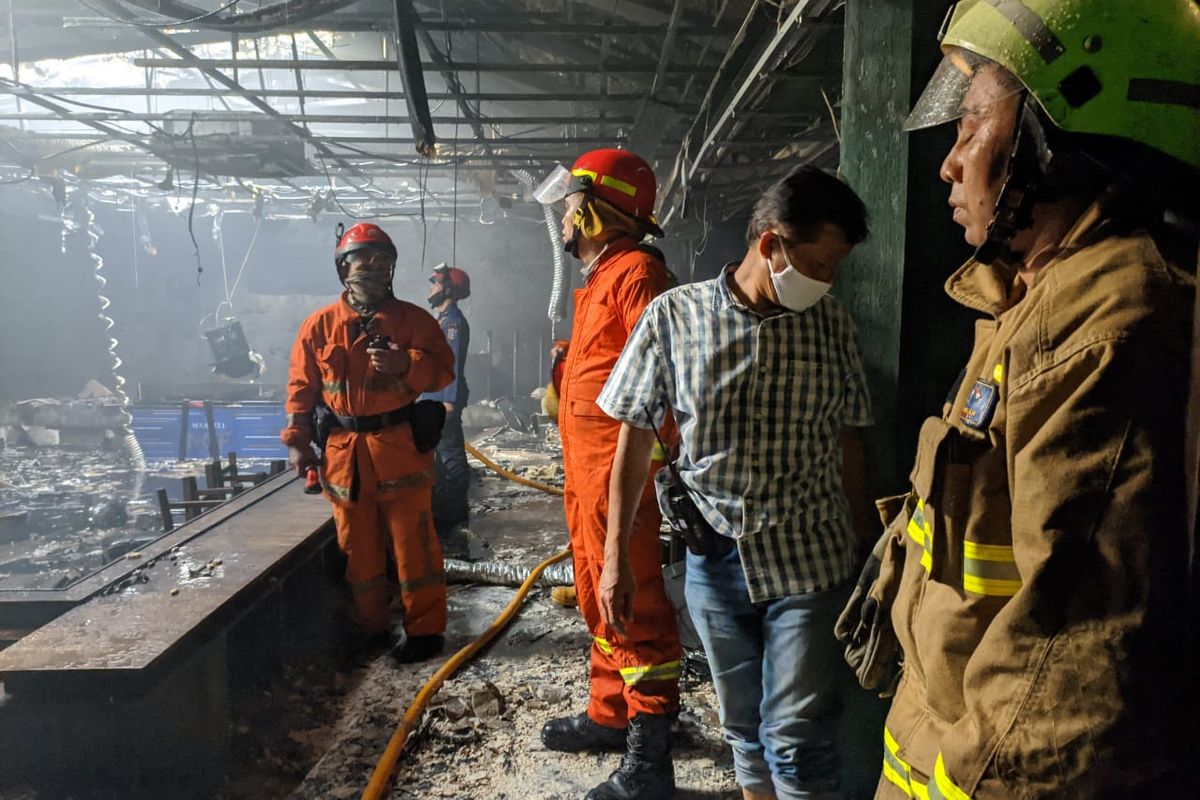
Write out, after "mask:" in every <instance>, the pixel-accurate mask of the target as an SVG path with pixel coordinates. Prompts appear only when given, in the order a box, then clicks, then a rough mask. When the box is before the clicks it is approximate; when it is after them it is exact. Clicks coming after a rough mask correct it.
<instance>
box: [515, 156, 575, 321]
mask: <svg viewBox="0 0 1200 800" xmlns="http://www.w3.org/2000/svg"><path fill="white" fill-rule="evenodd" d="M510 172H511V173H512V176H513V177H514V178H516V179H517V180H519V181H520V182H521V183H523V184H525V188H527V189H528V190H529V191H530V192H532V191H533V183H534V181H533V176H532V175H530V174H529V172H527V171H526V170H523V169H514V170H510ZM542 214H543V215H544V216H545V218H546V235H547V236H548V237H549V239H550V254H551V256H552V257H553V258H554V280H553V282H552V283H551V284H550V307H549V309H547V311H546V316H547V317H549V319H550V322H552V323H555V322H562V321H563V320H564V319H566V316H567V302H566V301H567V262H566V259H565V258H564V256H563V249H562V243H561V242H560V241H559V229H558V220H557V219H555V217H554V209H553V208H551V207H550V206H545V205H544V206H542Z"/></svg>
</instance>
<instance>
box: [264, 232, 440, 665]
mask: <svg viewBox="0 0 1200 800" xmlns="http://www.w3.org/2000/svg"><path fill="white" fill-rule="evenodd" d="M334 263H335V265H336V266H337V271H338V277H339V278H340V279H341V281H342V284H343V286H345V287H346V291H344V292H343V293H342V296H341V297H340V298H339V299H338V300H337V301H336V302H334V303H332V304H330V305H328V306H325V307H324V308H322V309H320V310H319V311H317V312H315V313H313V314H312V315H310V316H309V317H308V318H307V319H306V320H304V323H303V324H302V325H301V326H300V332H299V334H298V335H297V337H296V342H295V344H294V345H293V346H292V357H291V366H290V368H289V374H288V396H287V407H286V410H287V427H286V428H284V430H283V432H282V434H281V438H282V439H283V442H284V444H286V445H287V446H288V451H289V454H290V457H291V462H292V464H293V465H294V466H295V467H296V469H297V471H298V472H300V474H302V475H304V474H306V473H307V471H308V470H309V469H313V468H317V467H319V468H320V477H321V485H322V486H323V488H324V490H325V495H326V496H327V497H328V498H329V500H330V502H331V503H332V504H333V516H334V520H335V521H336V523H337V537H338V545H339V546H340V547H341V549H342V552H344V553H345V554H346V558H347V563H346V579H347V581H348V582H349V584H350V591H351V593H352V595H353V599H354V612H355V616H356V622H357V623H358V625H359V626H360V627H361V628H362V630H363V632H364V633H366V634H368V635H385V634H387V632H388V631H389V629H390V627H391V626H390V619H389V612H388V602H389V597H390V588H389V584H388V579H387V575H386V569H387V552H386V547H387V543H388V542H390V544H391V547H392V551H393V553H394V555H395V559H396V567H397V571H398V573H399V579H400V596H401V600H402V602H403V605H404V630H405V634H406V636H405V637H404V639H403V640H402V641H401V642H400V643H399V644H398V645H397V648H396V650H395V651H394V652H395V655H396V657H397V658H398V659H399V660H401V661H404V662H410V661H421V660H424V659H427V658H429V657H431V656H433V655H435V654H437V653H439V652H440V651H441V650H442V647H443V638H442V635H443V632H444V631H445V629H446V586H445V578H444V575H443V571H442V551H441V548H440V547H439V545H438V540H437V536H436V535H435V534H434V530H433V521H432V514H431V508H430V494H431V490H432V487H433V475H434V470H433V453H432V450H433V445H434V444H435V443H436V441H437V439H436V436H437V433H438V431H437V430H435V429H436V428H437V420H436V419H435V420H428V419H426V417H428V416H429V415H427V414H424V413H417V409H418V406H417V405H416V404H415V401H416V400H417V398H418V397H419V396H420V395H421V393H423V392H431V391H436V390H438V389H441V388H442V387H444V386H446V385H447V384H448V383H450V382H451V381H452V380H454V354H453V353H452V352H451V350H450V348H449V346H448V345H447V344H446V339H445V337H444V336H443V335H442V331H441V329H440V328H439V327H438V324H437V321H436V320H434V318H433V317H432V316H430V314H429V313H428V312H427V311H425V310H424V309H421V308H418V307H417V306H415V305H413V304H411V303H406V302H403V301H401V300H397V299H396V298H395V297H393V296H392V275H393V272H394V269H395V265H396V247H395V245H394V244H392V240H391V239H390V238H389V237H388V235H387V234H386V233H384V232H383V230H382V229H380V228H379V227H378V226H376V225H370V224H364V223H360V224H357V225H354V226H353V227H351V228H350V229H349V230H347V231H346V232H345V233H344V234H343V235H341V236H340V237H339V239H338V243H337V249H336V251H335V254H334ZM318 405H324V406H327V407H328V409H329V410H331V411H332V414H333V416H332V417H331V418H330V419H331V420H332V421H333V422H334V424H333V427H332V430H330V431H329V433H328V437H327V439H326V441H325V443H324V446H323V457H322V461H323V463H321V464H318V462H317V460H316V458H315V456H314V454H313V450H312V448H311V446H310V445H311V443H312V442H313V441H314V435H315V429H314V427H313V422H312V414H313V411H314V409H315V408H317V406H318ZM437 410H438V411H440V407H437Z"/></svg>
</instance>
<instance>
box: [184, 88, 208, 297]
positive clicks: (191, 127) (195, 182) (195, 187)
mask: <svg viewBox="0 0 1200 800" xmlns="http://www.w3.org/2000/svg"><path fill="white" fill-rule="evenodd" d="M187 135H188V137H189V138H190V139H191V140H192V161H193V163H194V166H195V169H196V175H195V177H194V178H193V179H192V204H191V206H189V207H188V236H190V237H192V247H193V248H194V250H195V253H196V285H197V286H199V285H200V276H201V275H203V274H204V267H203V265H201V263H200V243H199V242H197V241H196V230H195V228H194V227H193V221H194V219H195V217H196V195H197V194H199V193H200V149H199V148H198V147H197V146H196V112H195V111H193V112H192V119H191V121H190V122H188V127H187Z"/></svg>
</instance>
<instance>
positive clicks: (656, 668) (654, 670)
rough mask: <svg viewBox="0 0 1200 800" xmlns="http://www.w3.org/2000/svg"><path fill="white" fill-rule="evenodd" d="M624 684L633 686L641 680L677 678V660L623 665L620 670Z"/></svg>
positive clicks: (669, 679)
mask: <svg viewBox="0 0 1200 800" xmlns="http://www.w3.org/2000/svg"><path fill="white" fill-rule="evenodd" d="M621 678H622V679H623V680H624V681H625V685H627V686H633V685H634V684H637V683H641V682H642V681H673V680H678V679H679V662H678V661H668V662H666V663H665V664H655V665H653V666H649V667H625V668H624V669H622V670H621Z"/></svg>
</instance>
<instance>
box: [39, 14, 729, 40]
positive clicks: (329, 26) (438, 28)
mask: <svg viewBox="0 0 1200 800" xmlns="http://www.w3.org/2000/svg"><path fill="white" fill-rule="evenodd" d="M136 22H142V23H154V24H162V20H161V19H153V20H151V19H145V20H136ZM421 24H422V25H424V26H425V28H426V29H427V30H429V31H430V32H431V33H506V34H527V35H530V36H654V37H658V36H663V35H665V34H666V32H667V27H668V26H666V25H630V24H625V25H622V24H619V23H618V24H614V25H603V24H599V23H595V24H589V23H564V22H561V21H558V20H553V19H549V18H543V17H541V16H539V17H535V18H534V19H532V20H525V19H520V20H514V19H511V18H509V19H503V20H502V19H489V20H458V21H446V22H441V21H435V20H430V21H423V22H422V23H421ZM62 27H63V28H89V29H94V28H122V29H125V28H128V27H129V23H124V22H117V21H115V20H111V19H108V18H106V17H63V18H62ZM301 29H303V30H317V31H328V32H330V33H372V32H374V33H387V32H388V31H390V30H391V29H392V26H391V24H390V23H389V22H386V21H383V20H381V19H380V18H379V17H361V18H347V17H342V16H338V15H333V16H328V17H323V18H321V19H320V20H309V21H308V22H305V23H302V24H298V25H295V26H288V27H284V28H281V29H279V30H278V31H274V32H275V33H288V32H291V30H297V31H298V30H301ZM166 30H170V31H172V32H177V33H184V32H203V31H204V29H202V28H196V27H192V26H189V25H180V26H179V27H175V28H168V29H166ZM676 34H677V35H678V36H695V37H706V38H714V37H722V36H730V35H732V34H733V30H731V29H729V28H721V27H711V26H704V25H681V26H679V27H678V29H677V30H676Z"/></svg>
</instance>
